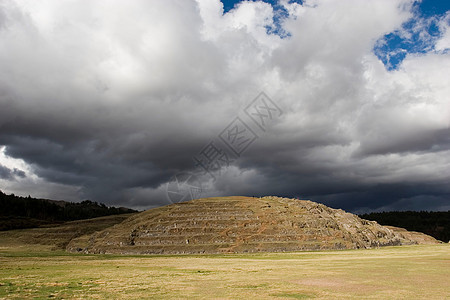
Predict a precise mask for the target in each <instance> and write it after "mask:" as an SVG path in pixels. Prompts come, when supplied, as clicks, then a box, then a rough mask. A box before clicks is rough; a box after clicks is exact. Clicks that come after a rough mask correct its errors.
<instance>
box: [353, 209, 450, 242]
mask: <svg viewBox="0 0 450 300" xmlns="http://www.w3.org/2000/svg"><path fill="white" fill-rule="evenodd" d="M360 217H361V218H363V219H366V220H372V221H376V222H377V223H379V224H381V225H390V226H396V227H402V228H405V229H407V230H411V231H419V232H423V233H425V234H427V235H430V236H432V237H434V238H435V239H438V240H440V241H443V242H445V243H447V242H449V241H450V211H434V212H433V211H390V212H377V213H370V214H364V215H360Z"/></svg>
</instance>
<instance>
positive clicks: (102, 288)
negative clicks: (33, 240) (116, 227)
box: [0, 244, 450, 299]
mask: <svg viewBox="0 0 450 300" xmlns="http://www.w3.org/2000/svg"><path fill="white" fill-rule="evenodd" d="M449 267H450V247H449V245H447V244H444V245H430V246H428V245H427V246H407V247H406V246H402V247H387V248H380V249H373V250H348V251H326V252H299V253H259V254H236V255H181V256H175V255H166V256H157V255H152V256H118V255H72V254H68V253H66V252H62V251H59V252H53V251H43V252H40V251H36V252H33V251H31V249H27V250H24V249H18V250H17V249H14V248H11V247H9V248H8V247H4V248H1V249H0V298H4V299H23V298H36V299H44V298H45V299H63V298H64V299H67V298H78V299H86V298H99V299H100V298H102V299H103V298H112V299H117V298H122V297H127V298H134V299H138V298H153V299H155V298H156V299H158V298H186V297H190V298H200V299H210V298H245V297H249V298H250V297H251V298H265V299H270V298H272V299H283V298H284V299H310V298H316V299H321V298H322V299H330V298H334V299H337V298H339V299H342V298H344V299H348V298H355V299H356V298H361V297H364V298H366V299H367V298H374V299H375V298H377V299H398V298H403V299H417V298H421V299H443V298H446V297H450V292H449V290H448V286H449V278H450V268H449Z"/></svg>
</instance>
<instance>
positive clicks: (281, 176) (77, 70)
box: [0, 0, 450, 212]
mask: <svg viewBox="0 0 450 300" xmlns="http://www.w3.org/2000/svg"><path fill="white" fill-rule="evenodd" d="M224 2H225V3H222V2H220V1H219V0H164V1H162V0H133V1H119V0H117V1H110V0H94V1H69V0H67V1H60V0H40V1H34V0H0V189H1V190H3V191H4V192H6V193H15V194H17V195H24V196H27V195H32V196H34V197H44V198H51V199H64V200H71V201H78V200H83V199H92V200H95V201H101V202H104V203H106V204H110V205H124V206H128V207H135V208H141V209H142V208H149V207H153V206H158V205H166V204H169V203H170V202H171V201H173V199H172V198H171V197H170V196H169V197H167V192H168V190H169V192H171V191H173V189H174V185H173V183H174V182H175V180H176V179H178V178H182V177H183V176H185V177H184V178H188V179H189V180H193V179H192V178H194V179H195V180H194V181H195V184H194V182H190V183H189V182H188V183H189V184H190V185H191V186H194V187H195V186H197V185H198V186H200V187H201V188H202V196H221V195H249V196H261V195H279V196H287V197H298V198H301V199H311V200H313V201H318V202H322V203H325V204H327V205H330V206H332V207H338V208H343V209H346V210H349V211H352V212H364V211H374V210H394V209H395V210H409V209H411V210H419V209H420V210H422V209H426V210H448V209H450V184H449V183H450V96H449V95H450V71H449V70H450V52H449V48H450V12H449V9H450V8H449V4H448V1H439V0H436V1H432V0H423V1H422V2H420V1H413V0H377V1H363V0H305V1H296V2H292V1H287V0H280V1H268V2H261V1H255V2H249V1H242V2H239V1H224ZM261 92H264V94H260V93H261ZM263 121H264V124H263V126H260V125H261V122H263ZM233 130H235V131H233ZM233 132H234V133H235V135H233V134H232V133H233ZM233 147H235V148H233ZM236 147H237V148H238V149H237V148H236ZM239 147H240V148H239ZM236 150H237V151H236ZM207 163H210V164H207ZM186 174H194V175H193V176H192V177H189V176H187V177H186ZM180 182H181V181H180Z"/></svg>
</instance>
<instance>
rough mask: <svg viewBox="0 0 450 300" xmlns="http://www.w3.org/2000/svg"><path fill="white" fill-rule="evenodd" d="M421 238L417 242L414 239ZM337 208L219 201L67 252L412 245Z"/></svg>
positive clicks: (140, 218) (169, 213) (192, 205)
mask: <svg viewBox="0 0 450 300" xmlns="http://www.w3.org/2000/svg"><path fill="white" fill-rule="evenodd" d="M417 235H419V236H421V237H422V236H423V235H421V234H419V233H417ZM416 238H417V236H407V235H405V234H399V233H397V230H394V229H389V228H386V227H383V226H381V225H379V224H378V223H376V222H374V221H367V220H364V219H361V218H359V217H358V216H356V215H353V214H350V213H346V212H344V211H343V210H340V209H332V208H329V207H327V206H325V205H322V204H318V203H314V202H311V201H304V200H294V199H287V198H278V197H263V198H252V197H218V198H204V199H196V200H192V201H189V202H183V203H177V204H172V205H168V206H164V207H159V208H154V209H150V210H147V211H145V212H142V213H139V214H136V215H134V216H132V217H130V218H128V219H126V220H125V221H123V222H122V223H120V224H117V225H115V226H113V227H110V228H107V229H105V230H103V231H100V232H96V233H93V234H92V235H85V236H81V237H79V238H75V239H73V240H72V241H71V242H70V243H69V245H68V246H67V250H68V251H71V252H84V253H119V254H147V253H148V254H150V253H164V254H179V253H189V254H191V253H242V252H282V251H302V250H330V249H358V248H372V247H379V246H389V245H411V244H417V243H420V242H422V240H427V241H426V242H427V243H438V242H437V241H436V240H434V239H433V238H430V237H427V238H426V239H422V240H421V239H416Z"/></svg>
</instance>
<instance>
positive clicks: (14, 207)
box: [0, 191, 136, 231]
mask: <svg viewBox="0 0 450 300" xmlns="http://www.w3.org/2000/svg"><path fill="white" fill-rule="evenodd" d="M0 207H1V210H0V231H1V230H11V229H20V228H32V227H38V226H42V225H48V224H54V223H62V222H65V221H73V220H83V219H90V218H96V217H102V216H109V215H119V214H129V213H134V212H136V211H135V210H132V209H128V208H124V207H118V208H117V207H107V206H106V205H105V204H102V203H97V202H93V201H90V200H85V201H82V202H79V203H74V202H66V201H55V200H48V199H36V198H32V197H30V196H28V197H20V196H15V195H14V194H11V195H6V194H5V193H3V192H2V191H0Z"/></svg>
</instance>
